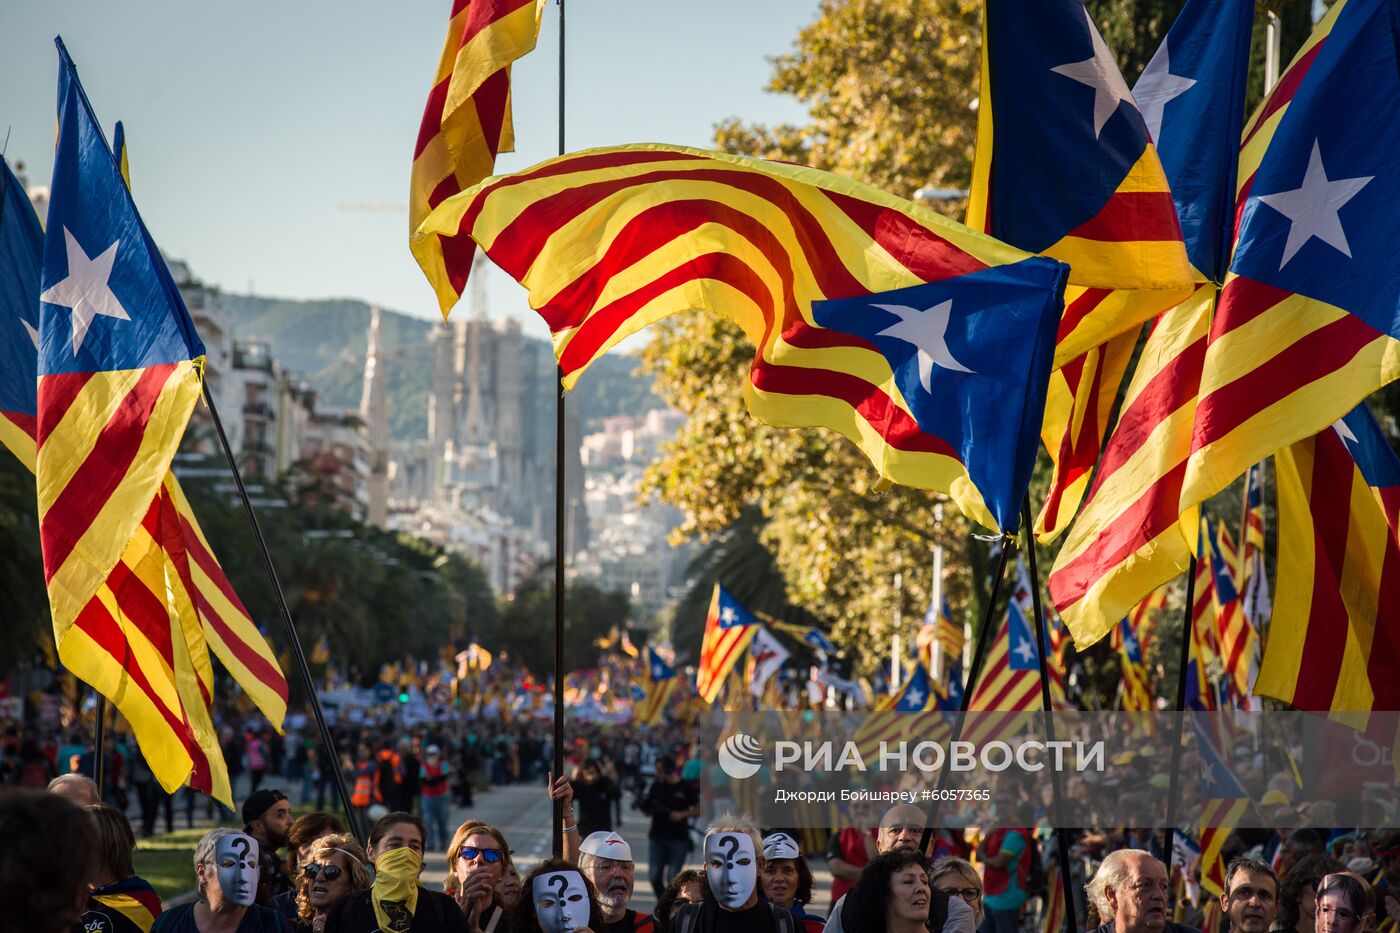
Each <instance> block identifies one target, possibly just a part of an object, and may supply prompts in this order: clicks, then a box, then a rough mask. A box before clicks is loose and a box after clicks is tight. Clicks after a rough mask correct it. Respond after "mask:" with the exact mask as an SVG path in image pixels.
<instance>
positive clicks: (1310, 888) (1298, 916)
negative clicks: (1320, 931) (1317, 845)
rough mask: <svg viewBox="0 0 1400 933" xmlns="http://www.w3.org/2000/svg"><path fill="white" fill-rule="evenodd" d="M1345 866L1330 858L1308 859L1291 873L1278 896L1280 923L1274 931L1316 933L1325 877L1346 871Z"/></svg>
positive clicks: (1328, 856) (1286, 877)
mask: <svg viewBox="0 0 1400 933" xmlns="http://www.w3.org/2000/svg"><path fill="white" fill-rule="evenodd" d="M1345 870H1346V866H1345V865H1343V864H1342V863H1341V862H1339V861H1337V860H1336V859H1334V858H1333V857H1332V856H1330V855H1323V854H1321V853H1312V854H1309V855H1305V856H1303V857H1302V858H1300V859H1299V860H1298V861H1297V862H1295V863H1294V865H1293V867H1292V868H1290V869H1288V874H1286V875H1284V876H1283V883H1282V884H1280V885H1279V892H1278V919H1277V920H1276V921H1275V922H1274V929H1275V930H1281V931H1285V933H1315V929H1314V916H1313V912H1314V910H1315V909H1316V906H1317V885H1318V882H1320V881H1321V880H1322V878H1323V876H1324V875H1330V874H1331V873H1333V872H1338V871H1345Z"/></svg>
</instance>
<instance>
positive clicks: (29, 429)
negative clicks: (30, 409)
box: [0, 411, 39, 438]
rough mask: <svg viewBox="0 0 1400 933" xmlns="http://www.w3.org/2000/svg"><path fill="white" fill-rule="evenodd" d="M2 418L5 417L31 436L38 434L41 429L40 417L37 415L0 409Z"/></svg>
mask: <svg viewBox="0 0 1400 933" xmlns="http://www.w3.org/2000/svg"><path fill="white" fill-rule="evenodd" d="M0 418H4V419H5V420H6V421H8V422H10V424H13V425H14V426H15V427H17V428H19V429H20V430H21V431H23V432H24V433H25V435H26V436H28V437H31V438H32V437H34V436H35V435H36V432H37V431H38V429H39V419H38V417H37V416H35V415H27V414H24V413H22V412H18V411H0Z"/></svg>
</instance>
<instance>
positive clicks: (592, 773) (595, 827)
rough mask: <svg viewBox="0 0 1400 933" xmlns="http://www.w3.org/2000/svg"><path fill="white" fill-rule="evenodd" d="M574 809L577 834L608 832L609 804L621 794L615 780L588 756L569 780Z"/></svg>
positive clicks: (609, 826) (611, 808) (589, 834)
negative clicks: (576, 816)
mask: <svg viewBox="0 0 1400 933" xmlns="http://www.w3.org/2000/svg"><path fill="white" fill-rule="evenodd" d="M573 791H574V811H575V812H576V813H577V814H578V831H579V834H580V835H583V836H591V835H593V834H594V833H597V832H612V829H613V806H614V805H615V804H616V803H617V801H618V800H620V799H621V797H622V792H621V791H620V790H618V787H617V783H616V782H615V781H613V780H612V779H611V778H608V777H607V776H605V775H604V774H603V770H602V767H601V766H600V765H599V763H598V761H597V760H596V759H593V758H589V759H587V760H586V761H584V763H583V764H581V765H579V769H578V777H577V779H575V780H574V781H573Z"/></svg>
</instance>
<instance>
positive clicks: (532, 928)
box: [510, 858, 604, 933]
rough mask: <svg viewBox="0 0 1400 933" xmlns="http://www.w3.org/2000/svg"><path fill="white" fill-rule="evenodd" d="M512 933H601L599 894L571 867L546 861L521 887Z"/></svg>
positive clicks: (556, 860) (570, 864) (560, 860)
mask: <svg viewBox="0 0 1400 933" xmlns="http://www.w3.org/2000/svg"><path fill="white" fill-rule="evenodd" d="M510 929H511V933H602V930H603V929H604V923H603V909H602V907H601V905H600V904H599V902H598V891H597V889H595V888H594V887H593V885H592V883H591V882H589V880H588V879H587V878H585V877H584V875H583V873H582V872H580V871H579V870H578V869H577V868H576V867H574V865H573V864H572V863H570V862H567V861H565V860H564V859H554V858H551V859H545V860H544V861H543V862H540V864H538V865H536V866H535V867H534V869H532V870H531V872H530V873H529V874H528V875H526V876H525V878H524V880H523V881H521V883H520V900H519V902H518V903H516V905H515V912H514V914H513V915H512V916H511V920H510Z"/></svg>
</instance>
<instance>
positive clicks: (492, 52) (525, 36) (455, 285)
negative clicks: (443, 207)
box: [408, 0, 545, 317]
mask: <svg viewBox="0 0 1400 933" xmlns="http://www.w3.org/2000/svg"><path fill="white" fill-rule="evenodd" d="M544 4H545V0H453V3H452V18H451V19H450V20H449V22H448V24H447V41H446V42H445V43H444V45H443V47H442V56H441V57H440V58H439V59H438V68H437V74H436V75H435V76H434V78H433V89H432V90H431V91H430V92H429V93H428V103H427V105H426V106H425V107H424V108H423V122H422V125H421V126H420V127H419V130H418V141H417V143H416V144H415V145H414V147H413V171H412V175H411V181H410V183H409V191H408V233H409V237H410V240H409V247H410V249H412V251H413V256H414V258H415V259H417V260H418V265H419V266H421V267H422V269H423V274H424V275H426V276H427V277H428V281H429V282H430V283H431V284H432V286H433V291H434V293H436V295H437V299H438V305H439V307H440V308H441V309H442V315H443V317H446V316H447V312H449V311H451V310H452V306H453V305H455V304H456V303H457V300H458V299H459V298H461V297H462V289H464V288H465V287H466V284H467V273H468V272H469V271H470V269H471V264H472V256H473V254H474V253H475V251H476V246H475V244H473V243H472V241H471V238H470V237H469V236H466V235H465V234H457V233H450V234H443V235H438V234H429V235H427V236H424V237H421V238H420V237H418V236H415V234H416V233H417V231H418V226H419V224H421V223H422V222H423V219H424V218H425V217H427V216H428V214H429V213H431V212H432V210H433V208H435V207H437V206H438V205H439V204H441V203H442V202H443V201H445V200H447V199H448V198H450V197H451V196H452V195H454V194H456V193H457V192H459V191H465V190H466V189H468V188H470V187H471V186H472V185H475V184H476V183H477V182H479V181H481V180H482V179H483V178H485V177H486V176H488V175H490V174H491V173H492V172H493V171H494V170H495V168H496V156H497V155H499V154H500V153H502V152H510V151H512V150H513V149H514V148H515V129H514V126H513V124H512V121H511V114H510V64H511V62H513V61H515V60H516V59H517V58H520V57H521V56H522V55H524V54H526V53H527V52H529V51H530V50H531V49H533V48H534V47H535V40H536V38H537V37H538V36H539V31H540V14H541V13H542V12H543V10H544Z"/></svg>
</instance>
